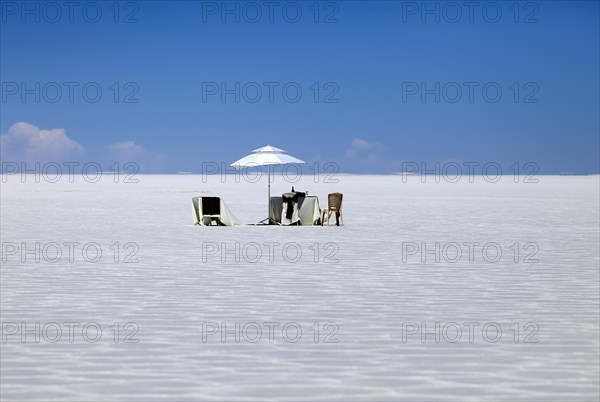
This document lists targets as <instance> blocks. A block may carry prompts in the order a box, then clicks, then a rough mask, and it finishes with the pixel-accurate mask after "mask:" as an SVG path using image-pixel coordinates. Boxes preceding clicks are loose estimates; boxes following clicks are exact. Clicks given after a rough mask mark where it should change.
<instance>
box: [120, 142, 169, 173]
mask: <svg viewBox="0 0 600 402" xmlns="http://www.w3.org/2000/svg"><path fill="white" fill-rule="evenodd" d="M109 155H110V158H111V159H112V160H114V161H116V162H119V163H120V164H121V166H124V165H125V164H127V163H129V162H132V163H135V164H137V165H138V166H139V169H140V172H143V173H156V172H160V171H161V170H162V169H163V168H164V163H165V158H164V157H163V156H162V155H161V154H160V153H158V152H154V151H149V150H147V149H146V148H144V147H143V146H142V145H140V144H138V143H136V142H135V141H122V142H118V143H116V144H112V145H110V146H109Z"/></svg>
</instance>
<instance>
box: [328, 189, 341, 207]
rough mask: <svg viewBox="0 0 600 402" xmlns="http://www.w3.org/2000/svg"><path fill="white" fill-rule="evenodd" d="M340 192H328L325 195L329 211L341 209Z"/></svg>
mask: <svg viewBox="0 0 600 402" xmlns="http://www.w3.org/2000/svg"><path fill="white" fill-rule="evenodd" d="M343 198H344V194H342V193H329V194H328V195H327V209H329V210H331V211H340V210H341V209H342V199H343Z"/></svg>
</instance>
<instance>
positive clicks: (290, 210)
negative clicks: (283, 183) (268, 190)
mask: <svg viewBox="0 0 600 402" xmlns="http://www.w3.org/2000/svg"><path fill="white" fill-rule="evenodd" d="M281 197H282V198H283V203H284V204H287V208H286V212H285V217H286V219H292V216H293V215H294V203H296V205H297V204H298V193H283V194H282V195H281Z"/></svg>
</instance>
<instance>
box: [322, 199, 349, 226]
mask: <svg viewBox="0 0 600 402" xmlns="http://www.w3.org/2000/svg"><path fill="white" fill-rule="evenodd" d="M343 198H344V194H342V193H329V194H328V195H327V208H323V209H322V210H321V226H323V224H324V223H325V222H327V226H329V218H330V217H331V213H332V212H335V224H336V225H337V226H340V221H341V222H342V225H343V224H344V219H343V217H342V200H343Z"/></svg>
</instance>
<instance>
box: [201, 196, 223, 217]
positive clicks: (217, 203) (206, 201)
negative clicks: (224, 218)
mask: <svg viewBox="0 0 600 402" xmlns="http://www.w3.org/2000/svg"><path fill="white" fill-rule="evenodd" d="M202 215H221V199H220V198H219V197H202Z"/></svg>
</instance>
